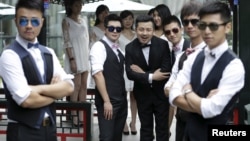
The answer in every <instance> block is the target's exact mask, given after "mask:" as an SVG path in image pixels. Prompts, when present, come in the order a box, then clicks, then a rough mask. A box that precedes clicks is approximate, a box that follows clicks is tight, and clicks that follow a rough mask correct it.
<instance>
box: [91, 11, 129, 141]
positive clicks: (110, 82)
mask: <svg viewBox="0 0 250 141" xmlns="http://www.w3.org/2000/svg"><path fill="white" fill-rule="evenodd" d="M104 26H105V36H104V37H103V38H102V39H101V40H100V41H97V42H96V43H95V44H94V45H93V46H92V48H91V50H90V64H91V69H92V75H93V77H94V80H95V83H96V88H95V89H96V93H95V105H96V108H97V113H98V114H97V116H98V124H99V130H100V136H99V137H100V141H122V132H123V127H124V124H125V121H126V118H127V94H126V90H125V81H124V77H123V74H124V55H123V54H122V52H121V49H120V47H119V44H117V43H118V39H119V37H120V34H121V31H122V25H121V19H120V17H118V16H117V15H115V14H110V15H108V16H107V17H106V18H105V20H104Z"/></svg>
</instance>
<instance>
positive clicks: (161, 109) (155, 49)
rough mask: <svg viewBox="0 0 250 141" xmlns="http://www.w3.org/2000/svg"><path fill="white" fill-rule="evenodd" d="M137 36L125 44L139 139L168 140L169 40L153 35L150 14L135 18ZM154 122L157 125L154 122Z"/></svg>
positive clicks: (141, 140) (145, 140) (152, 23)
mask: <svg viewBox="0 0 250 141" xmlns="http://www.w3.org/2000/svg"><path fill="white" fill-rule="evenodd" d="M135 27H136V34H137V38H136V39H135V40H133V41H132V42H130V43H129V44H128V45H127V46H126V47H125V49H126V51H125V52H126V53H125V54H126V56H125V60H126V61H125V62H126V72H127V76H128V78H129V79H130V80H133V81H134V97H135V99H136V101H137V107H138V114H139V118H140V122H141V129H140V131H141V132H140V141H153V138H154V135H153V133H154V127H156V128H155V131H156V141H168V139H169V136H168V134H167V133H168V132H169V130H168V126H167V125H168V111H169V103H168V98H167V97H166V96H165V95H164V90H163V87H164V84H165V83H166V81H167V79H168V78H169V75H170V73H169V72H170V71H171V58H170V50H169V46H168V42H167V41H165V40H163V39H161V38H158V37H156V36H153V34H154V21H153V18H152V17H151V16H148V15H139V16H137V18H136V21H135ZM154 123H155V124H156V126H154Z"/></svg>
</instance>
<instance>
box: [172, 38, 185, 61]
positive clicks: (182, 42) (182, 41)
mask: <svg viewBox="0 0 250 141" xmlns="http://www.w3.org/2000/svg"><path fill="white" fill-rule="evenodd" d="M184 41H185V40H184V38H181V41H180V42H179V43H178V44H177V45H175V46H176V47H178V48H179V49H178V50H177V51H174V50H173V47H174V45H172V46H171V50H172V51H174V56H175V57H177V56H178V55H179V54H182V52H183V51H182V49H183V44H184ZM175 61H176V60H175Z"/></svg>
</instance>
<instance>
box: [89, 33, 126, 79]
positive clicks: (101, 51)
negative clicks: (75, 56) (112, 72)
mask: <svg viewBox="0 0 250 141" xmlns="http://www.w3.org/2000/svg"><path fill="white" fill-rule="evenodd" d="M102 40H104V41H105V42H106V43H107V44H108V45H109V47H110V48H111V49H112V50H113V51H114V53H115V54H116V56H117V58H118V59H119V56H118V51H117V49H115V48H112V45H113V44H115V43H114V42H112V41H110V40H109V39H108V38H107V37H106V36H104V37H103V38H102ZM118 50H119V51H120V52H121V53H122V54H123V55H124V52H123V51H122V50H121V49H120V48H118ZM89 57H90V58H89V59H90V65H91V71H92V75H94V74H96V73H97V72H99V71H103V65H104V62H105V60H106V58H107V53H106V48H105V46H104V44H103V43H102V42H101V41H97V42H95V43H94V44H93V46H92V47H91V49H90V56H89Z"/></svg>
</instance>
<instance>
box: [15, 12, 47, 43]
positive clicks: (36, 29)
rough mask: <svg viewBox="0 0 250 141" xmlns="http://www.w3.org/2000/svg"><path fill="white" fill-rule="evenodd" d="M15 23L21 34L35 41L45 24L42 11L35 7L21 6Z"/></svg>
mask: <svg viewBox="0 0 250 141" xmlns="http://www.w3.org/2000/svg"><path fill="white" fill-rule="evenodd" d="M15 23H16V27H17V30H18V32H19V34H20V36H21V37H22V38H24V39H25V40H27V41H30V42H34V41H35V39H36V37H37V36H38V35H39V33H40V31H41V28H42V25H43V18H42V13H41V12H40V11H38V10H34V9H32V10H31V9H26V8H19V9H18V10H17V14H16V18H15Z"/></svg>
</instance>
